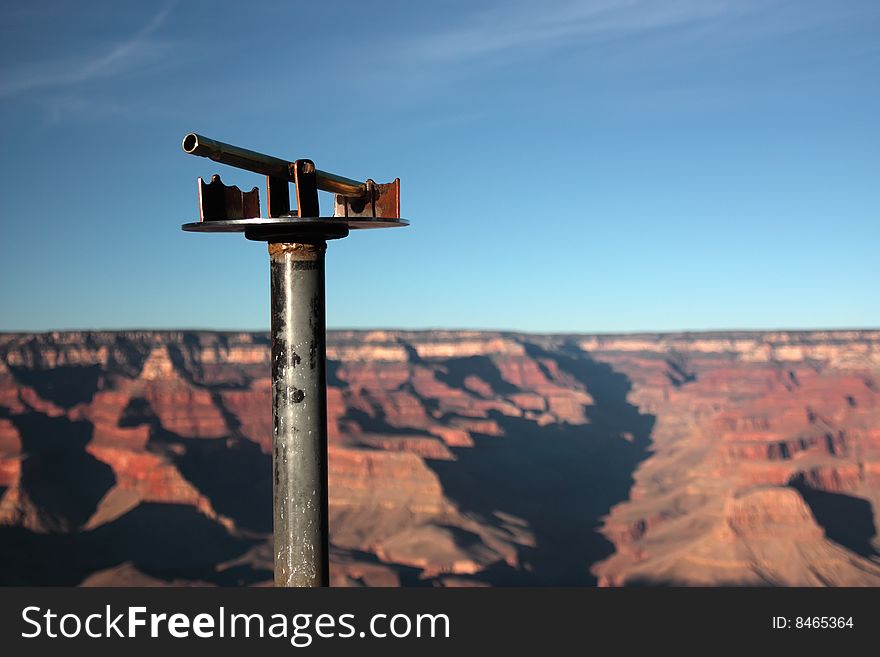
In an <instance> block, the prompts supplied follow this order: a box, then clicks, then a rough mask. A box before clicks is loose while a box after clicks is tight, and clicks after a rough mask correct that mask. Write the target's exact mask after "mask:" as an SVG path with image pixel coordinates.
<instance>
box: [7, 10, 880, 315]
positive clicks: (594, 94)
mask: <svg viewBox="0 0 880 657" xmlns="http://www.w3.org/2000/svg"><path fill="white" fill-rule="evenodd" d="M0 37H2V38H0V143H2V151H3V158H2V160H0V161H2V167H3V169H2V176H0V185H2V193H3V199H4V202H3V204H2V209H0V221H2V233H0V280H2V283H0V330H47V329H65V328H218V329H239V328H241V329H264V328H266V327H267V326H268V318H269V312H268V258H267V255H266V248H265V245H263V244H259V243H253V242H248V241H246V240H245V239H244V238H242V237H241V236H238V235H197V234H187V233H183V232H181V231H180V228H179V226H180V224H181V223H184V222H187V221H193V220H195V219H196V218H197V217H196V214H197V209H196V182H195V181H196V178H197V177H198V176H205V177H208V176H210V175H211V174H212V173H220V174H222V176H223V180H224V182H226V183H227V184H233V183H236V184H239V185H241V186H245V185H246V186H247V188H250V187H251V186H253V185H259V186H262V180H261V178H260V177H259V176H256V175H255V174H250V173H247V172H240V171H237V170H234V169H230V168H228V167H224V166H222V165H218V164H216V163H213V162H211V161H209V160H206V159H202V158H194V157H191V156H187V155H185V154H184V153H183V152H182V151H181V150H180V140H181V138H182V137H183V135H184V134H185V133H187V132H190V131H195V132H199V133H201V134H204V135H207V136H210V137H214V138H216V139H220V140H222V141H227V142H230V143H233V144H237V145H240V146H244V147H246V148H251V149H253V150H257V151H262V152H266V153H269V154H273V155H277V156H280V157H286V158H290V159H295V158H302V157H307V158H311V159H313V160H315V162H316V163H317V165H318V167H320V168H322V169H325V170H329V171H333V172H336V173H340V174H343V175H346V176H349V177H353V178H367V177H371V178H374V179H376V180H378V181H385V180H391V179H393V178H394V177H396V176H399V177H400V178H401V180H402V200H401V205H402V210H403V216H404V217H406V218H408V219H409V220H410V221H411V222H412V226H410V227H409V228H405V229H394V230H380V231H371V232H369V233H366V234H364V233H359V234H354V235H352V236H351V237H349V238H347V239H345V240H341V241H338V242H333V243H331V244H330V247H329V250H328V281H327V290H328V304H327V305H328V324H329V325H330V326H331V327H338V328H341V327H351V328H362V327H392V328H426V327H464V328H502V329H519V330H528V331H562V332H568V331H571V332H576V331H578V332H581V331H582V332H593V331H639V330H679V329H689V330H697V329H719V328H754V329H760V328H817V327H869V326H871V327H876V326H880V303H878V301H880V299H878V288H880V264H878V263H880V258H878V251H880V248H878V245H880V221H878V220H880V216H878V215H880V131H878V124H880V4H878V3H876V2H845V1H840V0H837V1H832V0H828V1H813V0H803V1H798V2H794V1H791V2H777V1H774V0H764V1H761V2H750V1H748V0H742V1H738V2H720V1H715V0H680V1H675V0H667V1H665V2H647V1H640V0H631V1H617V2H608V1H604V0H596V1H584V2H557V1H552V2H547V1H545V2H519V1H513V2H495V3H492V2H474V1H473V0H470V1H468V2H435V3H423V2H404V1H400V2H370V3H354V2H350V3H347V2H335V1H333V0H322V1H321V2H260V1H256V2H248V3H241V2H238V3H233V2H229V3H225V2H219V1H216V0H215V1H212V2H198V1H195V2H177V3H175V2H157V3H150V2H144V1H141V2H137V3H135V2H76V3H73V2H57V3H52V2H37V1H33V0H31V1H28V2H16V1H7V2H4V3H3V5H2V8H0ZM263 203H264V204H265V197H264V198H263ZM322 203H323V204H324V207H325V208H327V209H329V207H330V206H329V199H328V198H325V199H322Z"/></svg>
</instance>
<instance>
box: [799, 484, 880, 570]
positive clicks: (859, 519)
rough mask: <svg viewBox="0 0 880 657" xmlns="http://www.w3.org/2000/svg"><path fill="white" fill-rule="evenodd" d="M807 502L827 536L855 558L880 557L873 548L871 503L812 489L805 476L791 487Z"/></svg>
mask: <svg viewBox="0 0 880 657" xmlns="http://www.w3.org/2000/svg"><path fill="white" fill-rule="evenodd" d="M789 485H790V486H791V487H792V488H794V489H795V490H796V491H797V492H799V493H800V494H801V497H803V498H804V502H806V504H807V506H808V507H810V511H812V512H813V517H814V518H816V522H817V523H818V524H819V526H821V527H822V529H824V530H825V536H827V537H828V538H829V539H830V540H832V541H834V542H835V543H837V544H839V545H842V546H843V547H845V548H847V549H849V550H852V551H853V552H855V553H856V554H858V555H860V556H862V557H866V558H871V557H878V556H880V553H878V552H877V550H876V549H875V548H874V546H873V545H872V544H871V541H872V540H873V539H874V537H876V536H877V527H876V526H875V525H874V509H873V507H872V506H871V503H870V502H869V501H868V500H865V499H862V498H860V497H853V496H851V495H844V494H842V493H829V492H826V491H823V490H816V489H815V488H812V487H811V486H810V485H809V484H808V483H807V482H806V481H805V480H804V476H803V475H799V476H797V477H795V478H794V479H792V481H791V483H790V484H789Z"/></svg>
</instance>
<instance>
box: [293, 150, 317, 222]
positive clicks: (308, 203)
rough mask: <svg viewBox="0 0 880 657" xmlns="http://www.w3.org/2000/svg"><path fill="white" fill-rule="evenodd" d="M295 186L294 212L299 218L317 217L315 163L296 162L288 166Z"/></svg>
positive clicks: (308, 161) (309, 161) (306, 161)
mask: <svg viewBox="0 0 880 657" xmlns="http://www.w3.org/2000/svg"><path fill="white" fill-rule="evenodd" d="M290 168H291V171H292V173H293V180H294V183H295V184H296V212H297V216H299V217H318V216H320V215H321V209H320V207H319V205H318V177H317V175H316V174H315V171H316V169H315V163H314V162H312V161H311V160H297V161H296V162H294V163H293V164H291V165H290Z"/></svg>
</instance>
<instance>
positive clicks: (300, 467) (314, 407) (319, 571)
mask: <svg viewBox="0 0 880 657" xmlns="http://www.w3.org/2000/svg"><path fill="white" fill-rule="evenodd" d="M326 250H327V243H326V242H325V241H323V240H319V241H316V242H314V243H298V242H297V243H291V242H283V243H270V244H269V261H270V275H271V282H272V405H273V411H274V431H273V452H272V465H273V472H274V478H273V484H272V493H273V498H274V530H275V586H329V583H330V566H329V539H328V527H327V374H326V364H325V363H326V317H325V311H324V254H325V252H326Z"/></svg>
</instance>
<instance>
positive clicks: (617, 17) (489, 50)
mask: <svg viewBox="0 0 880 657" xmlns="http://www.w3.org/2000/svg"><path fill="white" fill-rule="evenodd" d="M749 7H750V3H747V2H724V1H718V0H715V1H713V0H697V1H694V0H679V1H674V0H671V1H667V2H657V1H655V0H629V1H621V0H594V1H592V2H583V1H572V0H566V1H565V2H541V3H534V2H528V3H524V2H518V3H511V4H505V5H504V6H501V7H496V8H493V9H491V10H487V11H483V12H481V13H479V14H477V15H475V16H473V17H472V20H470V21H469V22H468V24H467V25H465V26H460V27H455V28H452V29H449V30H446V31H441V32H438V33H436V34H433V35H430V36H427V37H426V38H422V39H420V41H419V44H418V45H417V46H416V47H415V48H414V50H415V51H416V53H417V54H418V55H420V57H421V58H422V59H423V60H428V61H434V62H437V63H460V62H463V61H465V60H470V59H477V58H483V57H493V56H498V55H506V54H523V52H524V51H526V52H533V51H536V50H541V49H552V48H558V47H561V46H566V45H568V44H570V43H572V42H575V41H577V42H583V41H584V40H600V39H606V38H617V37H621V36H627V35H638V34H641V33H644V32H648V31H653V30H659V29H665V28H672V27H679V26H686V25H698V24H701V23H705V22H707V21H716V20H719V19H722V18H726V17H729V16H731V15H734V14H741V13H743V12H744V11H746V10H747V9H748V8H749Z"/></svg>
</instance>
